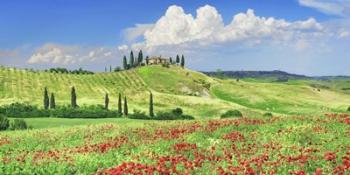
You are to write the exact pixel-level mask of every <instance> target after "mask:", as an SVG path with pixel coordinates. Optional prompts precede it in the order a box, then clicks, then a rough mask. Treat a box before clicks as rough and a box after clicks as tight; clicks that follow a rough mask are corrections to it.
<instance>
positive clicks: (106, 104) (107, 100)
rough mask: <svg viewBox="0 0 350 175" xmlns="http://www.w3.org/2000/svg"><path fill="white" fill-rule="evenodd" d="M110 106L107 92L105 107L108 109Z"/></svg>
mask: <svg viewBox="0 0 350 175" xmlns="http://www.w3.org/2000/svg"><path fill="white" fill-rule="evenodd" d="M108 106H109V97H108V94H107V93H106V96H105V109H106V110H108Z"/></svg>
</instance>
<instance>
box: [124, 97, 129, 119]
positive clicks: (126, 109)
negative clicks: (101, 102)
mask: <svg viewBox="0 0 350 175" xmlns="http://www.w3.org/2000/svg"><path fill="white" fill-rule="evenodd" d="M128 112H129V111H128V100H127V99H126V96H125V97H124V115H125V116H127V115H128Z"/></svg>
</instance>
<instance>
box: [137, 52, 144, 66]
mask: <svg viewBox="0 0 350 175" xmlns="http://www.w3.org/2000/svg"><path fill="white" fill-rule="evenodd" d="M137 59H138V63H139V64H141V63H142V61H143V53H142V50H140V52H139V56H138V58H137Z"/></svg>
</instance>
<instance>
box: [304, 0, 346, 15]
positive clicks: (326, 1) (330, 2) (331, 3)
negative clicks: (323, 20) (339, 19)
mask: <svg viewBox="0 0 350 175" xmlns="http://www.w3.org/2000/svg"><path fill="white" fill-rule="evenodd" d="M299 4H300V5H302V6H305V7H310V8H314V9H317V10H318V11H320V12H322V13H325V14H330V15H337V16H349V15H350V0H299Z"/></svg>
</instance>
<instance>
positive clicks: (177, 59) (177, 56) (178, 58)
mask: <svg viewBox="0 0 350 175" xmlns="http://www.w3.org/2000/svg"><path fill="white" fill-rule="evenodd" d="M176 63H177V64H179V63H180V57H179V55H176Z"/></svg>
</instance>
